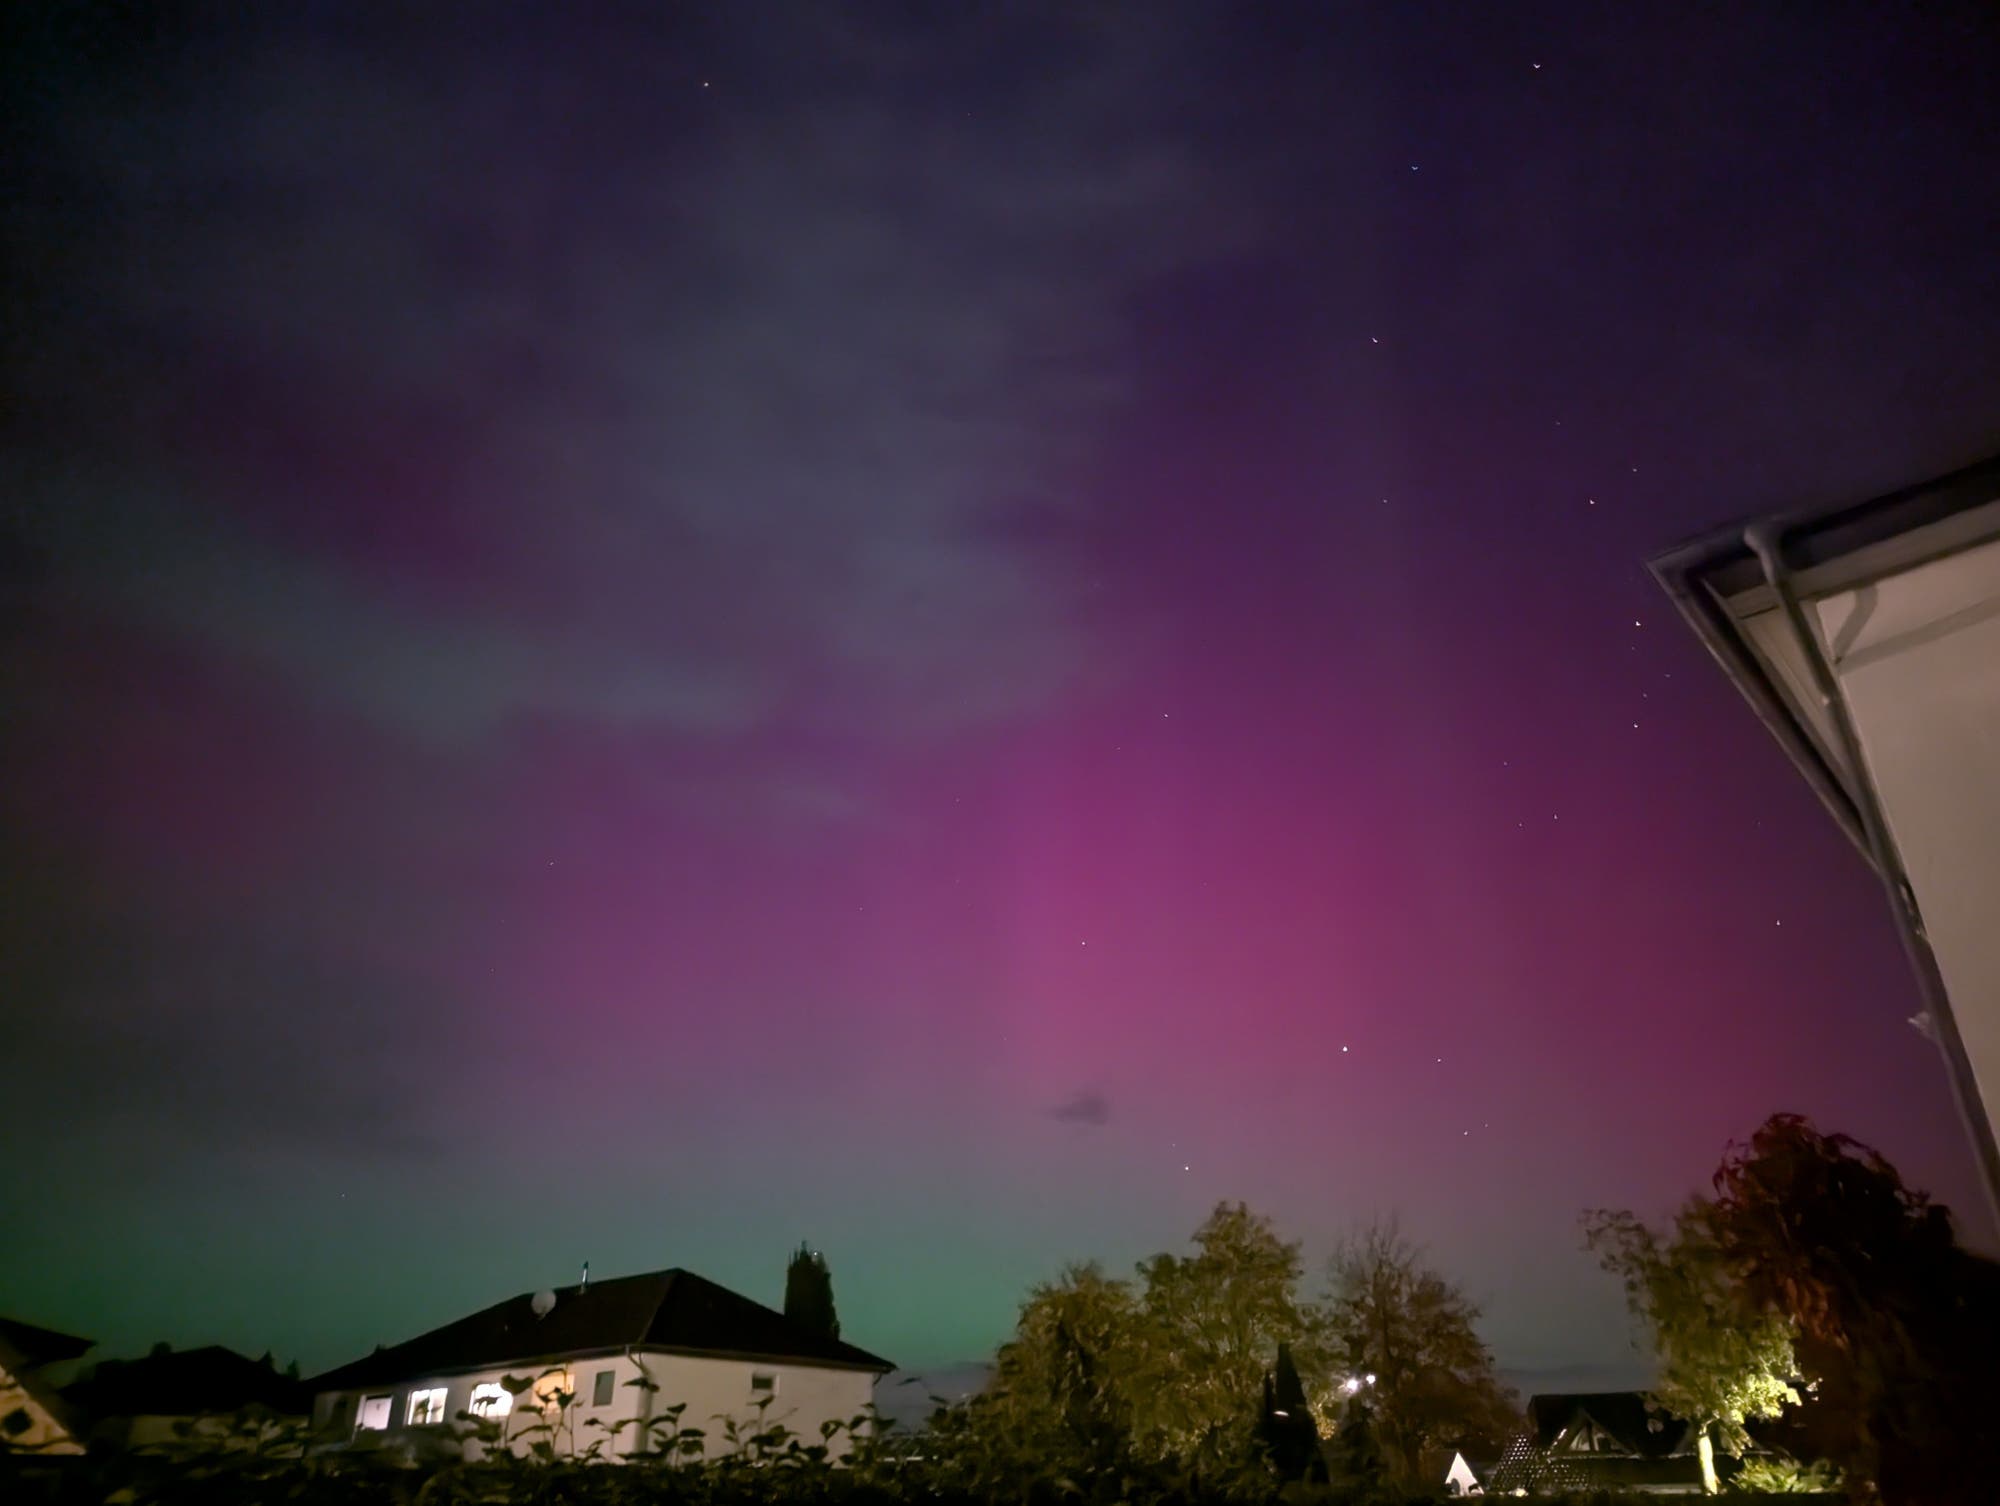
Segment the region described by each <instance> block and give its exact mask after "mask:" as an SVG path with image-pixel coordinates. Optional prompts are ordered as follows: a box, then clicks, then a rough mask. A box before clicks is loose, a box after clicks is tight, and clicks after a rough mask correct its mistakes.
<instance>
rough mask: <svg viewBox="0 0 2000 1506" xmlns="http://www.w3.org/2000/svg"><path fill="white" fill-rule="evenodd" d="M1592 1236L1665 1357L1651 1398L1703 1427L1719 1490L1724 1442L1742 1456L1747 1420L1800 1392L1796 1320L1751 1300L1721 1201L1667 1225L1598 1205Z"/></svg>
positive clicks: (1710, 1473)
mask: <svg viewBox="0 0 2000 1506" xmlns="http://www.w3.org/2000/svg"><path fill="white" fill-rule="evenodd" d="M1584 1238H1585V1242H1586V1243H1587V1244H1588V1246H1589V1248H1590V1249H1591V1250H1592V1251H1593V1252H1594V1253H1595V1254H1596V1255H1597V1258H1598V1260H1599V1261H1600V1262H1601V1263H1602V1265H1603V1266H1604V1268H1605V1269H1606V1270H1607V1271H1610V1272H1611V1273H1612V1274H1613V1275H1615V1276H1617V1277H1618V1278H1619V1279H1620V1280H1621V1281H1622V1282H1623V1283H1624V1286H1625V1301H1626V1304H1627V1306H1628V1307H1630V1308H1631V1311H1632V1315H1633V1317H1634V1318H1635V1319H1637V1320H1638V1322H1639V1323H1640V1325H1641V1326H1642V1327H1643V1329H1644V1330H1645V1332H1646V1335H1647V1337H1648V1339H1649V1341H1650V1345H1651V1348H1652V1351H1653V1354H1654V1357H1655V1359H1656V1361H1657V1363H1658V1366H1659V1378H1658V1380H1657V1382H1656V1383H1655V1385H1654V1387H1653V1389H1652V1391H1651V1393H1650V1397H1651V1400H1652V1401H1653V1402H1655V1403H1656V1404H1657V1405H1658V1406H1660V1407H1662V1408H1664V1409H1665V1410H1667V1411H1669V1412H1672V1413H1674V1414H1675V1415H1677V1416H1680V1417H1684V1418H1686V1419H1687V1420H1688V1422H1689V1423H1690V1424H1691V1425H1692V1426H1693V1427H1694V1429H1695V1437H1696V1441H1697V1447H1698V1450H1699V1453H1700V1456H1701V1477H1702V1486H1703V1488H1704V1489H1705V1490H1707V1491H1709V1492H1711V1493H1713V1492H1714V1491H1716V1490H1717V1489H1719V1488H1720V1486H1719V1482H1718V1480H1717V1477H1716V1472H1715V1448H1716V1446H1717V1445H1718V1444H1720V1445H1721V1447H1722V1449H1723V1451H1724V1452H1725V1453H1727V1454H1729V1455H1730V1456H1731V1457H1732V1458H1741V1457H1742V1455H1743V1451H1744V1449H1745V1448H1747V1447H1748V1446H1749V1443H1750V1435H1749V1433H1748V1432H1747V1431H1746V1430H1745V1424H1746V1423H1748V1422H1749V1421H1751V1420H1752V1419H1755V1418H1774V1417H1777V1416H1778V1415H1780V1414H1781V1413H1782V1412H1783V1411H1784V1409H1785V1407H1786V1406H1787V1405H1789V1404H1792V1403H1796V1402H1797V1401H1798V1400H1799V1394H1798V1391H1797V1389H1796V1388H1795V1387H1794V1385H1793V1380H1794V1377H1795V1376H1796V1374H1797V1370H1798V1367H1797V1364H1796V1362H1795V1360H1794V1358H1793V1353H1792V1335H1791V1326H1790V1324H1789V1323H1787V1322H1786V1321H1785V1320H1784V1318H1783V1317H1782V1316H1780V1315H1778V1314H1776V1313H1774V1312H1771V1311H1768V1310H1764V1309H1762V1308H1760V1307H1759V1306H1758V1305H1757V1304H1756V1303H1754V1302H1753V1301H1751V1300H1750V1299H1749V1297H1748V1294H1747V1293H1746V1292H1745V1291H1744V1290H1743V1288H1742V1286H1741V1283H1740V1281H1739V1279H1738V1273H1737V1271H1736V1269H1735V1267H1734V1266H1733V1265H1732V1263H1731V1262H1730V1261H1729V1259H1728V1258H1727V1257H1726V1255H1725V1254H1724V1252H1723V1249H1722V1246H1721V1242H1720V1231H1719V1229H1718V1227H1717V1225H1716V1221H1715V1209H1714V1206H1713V1205H1712V1204H1710V1203H1707V1202H1705V1201H1704V1200H1702V1199H1700V1198H1696V1199H1693V1200H1691V1201H1690V1202H1689V1203H1688V1204H1687V1205H1686V1206H1685V1207H1683V1208H1682V1209H1681V1211H1680V1213H1679V1215H1678V1216H1677V1217H1676V1218H1675V1220H1674V1224H1673V1226H1672V1228H1671V1229H1670V1230H1669V1231H1668V1232H1667V1233H1665V1234H1661V1233H1657V1232H1655V1231H1654V1230H1653V1229H1651V1228H1649V1227H1648V1226H1647V1225H1646V1224H1645V1223H1644V1222H1642V1221H1641V1220H1640V1219H1639V1218H1637V1217H1636V1216H1635V1215H1633V1214H1631V1213H1628V1212H1623V1211H1614V1210H1608V1209H1597V1210H1594V1211H1593V1212H1590V1213H1587V1214H1585V1215H1584Z"/></svg>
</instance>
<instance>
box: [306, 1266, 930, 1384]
mask: <svg viewBox="0 0 2000 1506" xmlns="http://www.w3.org/2000/svg"><path fill="white" fill-rule="evenodd" d="M554 1295H555V1305H554V1306H553V1307H552V1308H550V1309H549V1310H548V1311H547V1312H546V1313H545V1314H542V1315H540V1316H538V1315H537V1314H536V1312H535V1308H534V1298H533V1297H532V1296H531V1295H530V1294H529V1293H526V1292H523V1293H521V1294H520V1295H519V1296H516V1297H509V1298H508V1299H507V1300H506V1301H505V1302H497V1303H495V1304H494V1305H493V1306H491V1307H488V1308H484V1309H482V1310H481V1311H479V1312H476V1313H473V1314H472V1315H471V1316H469V1317H464V1318H460V1319H459V1320H458V1321H457V1322H455V1323H447V1324H445V1325H444V1327H442V1328H434V1329H432V1330H431V1331H430V1332H429V1333H423V1334H419V1335H417V1337H415V1338H413V1339H408V1340H405V1341H404V1342H403V1343H401V1344H395V1345H391V1346H389V1347H388V1348H385V1349H378V1350H376V1351H375V1353H373V1354H371V1355H369V1356H367V1357H366V1358H365V1359H359V1360H356V1361H354V1362H353V1363H352V1364H348V1365H342V1366H341V1367H339V1368H338V1369H336V1370H329V1371H327V1372H326V1373H325V1374H324V1375H320V1376H316V1377H314V1378H313V1380H312V1381H311V1382H310V1383H309V1384H310V1386H311V1389H312V1390H314V1391H317V1392H323V1391H342V1390H351V1389H354V1388H356V1387H365V1386H380V1385H391V1384H394V1383H395V1382H398V1381H403V1380H409V1379H411V1378H413V1377H418V1376H427V1375H448V1374H452V1373H455V1372H457V1371H462V1370H485V1369H490V1368H492V1367H494V1366H499V1365H519V1364H527V1363H530V1362H534V1361H539V1360H556V1359H560V1358H562V1357H564V1356H566V1355H579V1354H606V1353H615V1352H617V1351H619V1350H621V1349H628V1348H630V1349H653V1350H666V1351H669V1352H673V1353H679V1354H697V1355H714V1356H718V1357H727V1358H737V1359H755V1360H772V1361H789V1362H791V1363H794V1364H807V1365H817V1366H822V1367H826V1368H830V1369H842V1370H875V1371H886V1370H891V1369H894V1368H895V1367H894V1366H893V1365H892V1364H890V1362H889V1361H888V1360H885V1359H882V1358H880V1357H879V1356H877V1355H873V1354H870V1353H868V1351H867V1350H865V1349H857V1348H856V1347H855V1346H854V1345H852V1344H847V1343H843V1342H841V1341H840V1340H839V1339H829V1338H825V1337H823V1336H822V1335H819V1334H816V1333H814V1332H813V1331H812V1330H810V1329H808V1328H805V1327H803V1326H801V1325H800V1324H798V1323H795V1322H794V1321H793V1320H792V1319H790V1318H787V1317H786V1316H785V1315H784V1314H783V1313H781V1312H777V1311H775V1310H774V1309H772V1308H768V1307H765V1306H764V1305H763V1304H762V1303H759V1302H752V1301H751V1300H750V1299H749V1298H748V1297H740V1296H738V1295H737V1294H736V1293H735V1292H732V1291H730V1290H729V1289H728V1288H726V1287H722V1286H717V1285H716V1284H715V1283H714V1282H713V1281H709V1280H707V1279H706V1278H704V1277H701V1276H697V1275H695V1274H694V1273H693V1272H692V1271H683V1270H680V1269H678V1268H676V1269H672V1270H665V1271H648V1272H647V1273H645V1274H644V1275H640V1276H620V1277H614V1278H613V1279H611V1280H608V1281H593V1282H591V1283H590V1284H589V1285H588V1286H587V1287H586V1286H566V1287H558V1288H557V1289H556V1290H555V1294H554Z"/></svg>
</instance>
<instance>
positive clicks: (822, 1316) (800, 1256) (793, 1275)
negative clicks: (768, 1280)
mask: <svg viewBox="0 0 2000 1506" xmlns="http://www.w3.org/2000/svg"><path fill="white" fill-rule="evenodd" d="M785 1316H786V1317H788V1318H790V1319H791V1320H792V1321H793V1322H795V1323H800V1324H803V1325H804V1326H805V1327H807V1328H809V1329H811V1330H812V1331H813V1332H814V1333H817V1334H824V1335H825V1336H826V1337H827V1338H829V1339H837V1338H839V1337H840V1316H839V1314H837V1313H836V1312H835V1311H834V1307H833V1273H832V1272H831V1271H829V1270H828V1269H827V1267H826V1257H825V1256H824V1255H822V1254H820V1252H819V1251H817V1250H815V1249H813V1248H812V1247H811V1246H810V1245H807V1244H803V1243H802V1244H800V1246H799V1247H798V1249H797V1250H796V1251H795V1252H793V1255H792V1263H791V1265H789V1266H788V1267H786V1270H785Z"/></svg>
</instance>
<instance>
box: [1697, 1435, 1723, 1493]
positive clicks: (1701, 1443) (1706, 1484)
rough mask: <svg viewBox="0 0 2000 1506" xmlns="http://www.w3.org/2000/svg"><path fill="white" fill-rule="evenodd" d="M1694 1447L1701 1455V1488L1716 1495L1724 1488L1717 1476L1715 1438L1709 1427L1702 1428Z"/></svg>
mask: <svg viewBox="0 0 2000 1506" xmlns="http://www.w3.org/2000/svg"><path fill="white" fill-rule="evenodd" d="M1694 1447H1695V1453H1696V1454H1698V1455H1699V1456H1700V1457H1701V1488H1702V1489H1703V1490H1705V1491H1706V1492H1708V1494H1710V1495H1714V1494H1715V1493H1716V1492H1718V1491H1719V1490H1721V1489H1722V1482H1721V1481H1719V1480H1717V1479H1716V1478H1715V1439H1714V1437H1713V1436H1712V1435H1711V1434H1710V1432H1709V1430H1708V1429H1707V1428H1703V1429H1702V1430H1701V1437H1700V1438H1699V1439H1697V1440H1696V1442H1695V1446H1694Z"/></svg>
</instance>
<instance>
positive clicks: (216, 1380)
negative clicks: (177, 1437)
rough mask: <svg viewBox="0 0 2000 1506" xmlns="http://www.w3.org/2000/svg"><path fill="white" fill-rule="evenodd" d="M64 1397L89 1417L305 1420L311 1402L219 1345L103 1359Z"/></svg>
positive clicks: (259, 1363)
mask: <svg viewBox="0 0 2000 1506" xmlns="http://www.w3.org/2000/svg"><path fill="white" fill-rule="evenodd" d="M63 1395H64V1397H65V1398H67V1399H68V1400H69V1401H70V1402H71V1403H72V1404H74V1405H75V1406H76V1407H78V1408H80V1409H81V1410H83V1411H85V1412H87V1413H89V1414H90V1415H92V1416H93V1417H195V1416H201V1415H205V1414H209V1413H217V1412H240V1411H242V1410H243V1409H244V1408H245V1407H253V1406H255V1407H269V1408H270V1409H271V1410H272V1411H274V1412H280V1413H285V1414H289V1415H303V1414H304V1413H305V1412H306V1410H307V1408H308V1405H309V1403H310V1401H311V1393H309V1392H308V1391H307V1390H306V1388H305V1386H304V1385H303V1384H302V1383H301V1382H299V1381H296V1380H293V1379H292V1378H291V1377H289V1376H285V1375H280V1374H279V1373H278V1372H277V1370H275V1369H274V1368H273V1367H272V1366H271V1365H270V1364H269V1363H268V1362H267V1361H263V1360H253V1359H250V1358H249V1357H248V1356H246V1355H241V1354H238V1353H237V1352H236V1351H235V1350H233V1349H224V1348H223V1347H222V1346H221V1345H219V1344H210V1345H208V1346H207V1347H205V1348H201V1349H170V1350H165V1351H162V1352H159V1353H155V1354H149V1355H147V1356H146V1357H145V1358H143V1359H137V1360H106V1361H105V1362H104V1363H103V1364H101V1365H99V1366H98V1367H97V1369H96V1370H94V1371H93V1372H91V1374H90V1375H89V1377H88V1378H86V1379H84V1380H80V1381H78V1382H77V1383H76V1384H75V1385H73V1386H71V1387H69V1388H68V1389H67V1390H66V1391H64V1392H63Z"/></svg>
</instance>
